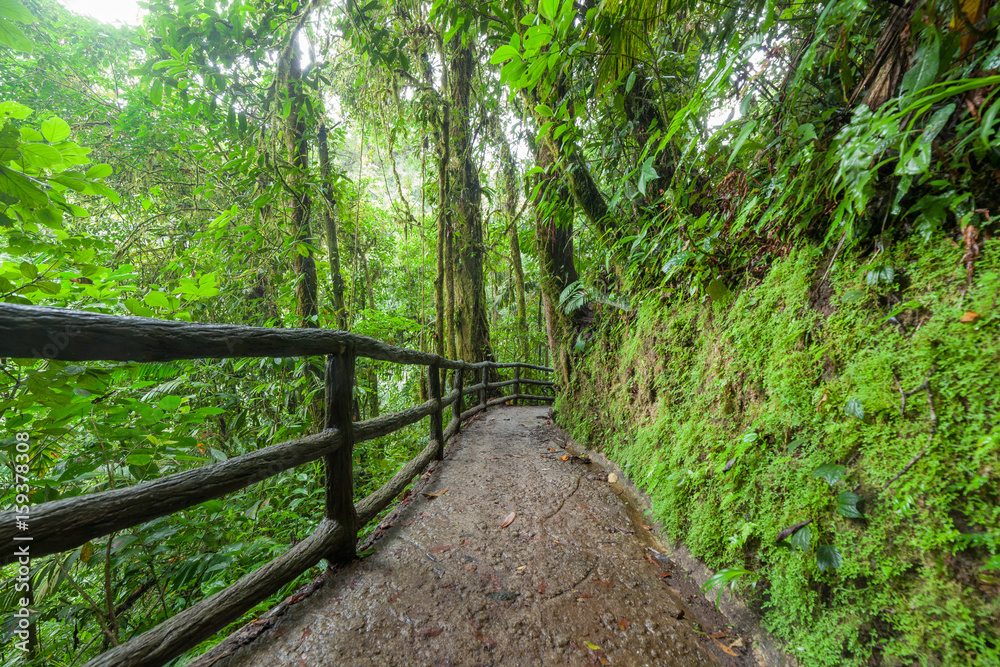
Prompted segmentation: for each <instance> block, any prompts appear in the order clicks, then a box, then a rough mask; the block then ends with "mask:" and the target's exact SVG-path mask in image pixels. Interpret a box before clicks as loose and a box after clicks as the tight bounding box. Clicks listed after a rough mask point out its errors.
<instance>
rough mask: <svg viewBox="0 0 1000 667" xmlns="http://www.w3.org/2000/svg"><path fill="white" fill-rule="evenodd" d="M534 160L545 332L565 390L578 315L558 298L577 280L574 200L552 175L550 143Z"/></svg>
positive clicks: (539, 148) (538, 150)
mask: <svg viewBox="0 0 1000 667" xmlns="http://www.w3.org/2000/svg"><path fill="white" fill-rule="evenodd" d="M535 161H536V164H537V165H538V166H539V167H542V168H543V169H544V170H545V172H544V173H542V174H538V175H537V178H538V179H539V182H540V183H541V187H540V188H537V192H538V194H537V195H536V197H535V200H534V202H533V203H534V205H535V238H536V239H537V241H538V266H539V274H540V277H541V294H542V310H543V312H544V313H545V334H546V336H547V338H548V341H549V351H550V352H551V355H552V367H553V368H554V369H555V372H556V381H557V382H558V384H559V385H560V386H561V387H563V388H564V389H568V388H569V387H570V383H571V379H572V372H573V357H572V352H571V350H572V346H573V343H574V340H575V338H576V335H577V328H578V321H577V319H578V318H577V316H576V314H575V313H565V312H563V311H562V309H560V307H559V297H560V295H561V294H562V293H563V290H564V289H566V286H567V285H569V284H571V283H574V282H576V281H577V280H579V275H578V274H577V272H576V266H575V265H574V263H573V202H572V199H571V197H570V193H569V192H568V189H567V188H566V187H565V185H564V184H563V183H562V181H561V180H560V179H559V178H558V177H557V176H556V175H555V174H553V169H552V166H553V165H552V163H553V161H554V156H553V154H552V149H551V146H550V145H549V143H547V142H539V143H538V145H537V147H536V157H535Z"/></svg>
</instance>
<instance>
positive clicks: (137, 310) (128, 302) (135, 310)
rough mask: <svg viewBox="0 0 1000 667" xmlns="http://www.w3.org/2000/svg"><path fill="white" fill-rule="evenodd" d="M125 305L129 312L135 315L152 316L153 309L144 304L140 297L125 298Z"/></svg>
mask: <svg viewBox="0 0 1000 667" xmlns="http://www.w3.org/2000/svg"><path fill="white" fill-rule="evenodd" d="M124 303H125V307H126V308H128V312H130V313H132V314H133V315H138V316H139V317H152V316H153V311H152V310H150V309H149V308H147V307H146V306H144V305H142V302H141V301H139V300H138V299H125V302H124Z"/></svg>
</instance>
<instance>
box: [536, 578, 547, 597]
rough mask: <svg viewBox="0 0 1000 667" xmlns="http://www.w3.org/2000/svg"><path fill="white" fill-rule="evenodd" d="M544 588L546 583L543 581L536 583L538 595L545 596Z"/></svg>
mask: <svg viewBox="0 0 1000 667" xmlns="http://www.w3.org/2000/svg"><path fill="white" fill-rule="evenodd" d="M545 588H546V583H545V580H544V579H542V580H541V581H539V582H538V594H539V595H545Z"/></svg>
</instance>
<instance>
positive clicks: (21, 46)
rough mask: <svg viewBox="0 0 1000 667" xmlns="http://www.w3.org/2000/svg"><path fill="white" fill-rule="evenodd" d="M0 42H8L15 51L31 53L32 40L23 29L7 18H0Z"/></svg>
mask: <svg viewBox="0 0 1000 667" xmlns="http://www.w3.org/2000/svg"><path fill="white" fill-rule="evenodd" d="M0 44H6V45H7V46H9V47H10V48H12V49H14V50H15V51H24V52H25V53H31V50H32V48H33V45H32V43H31V40H30V39H28V38H27V37H25V36H24V33H23V32H21V29H20V28H18V27H17V26H16V25H14V24H13V23H11V22H10V21H8V20H7V19H5V18H0Z"/></svg>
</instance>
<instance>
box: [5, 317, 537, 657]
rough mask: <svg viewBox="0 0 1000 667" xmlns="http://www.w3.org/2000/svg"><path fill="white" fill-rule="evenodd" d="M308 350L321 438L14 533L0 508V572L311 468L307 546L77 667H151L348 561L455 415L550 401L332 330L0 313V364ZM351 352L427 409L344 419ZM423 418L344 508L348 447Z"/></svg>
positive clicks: (477, 368)
mask: <svg viewBox="0 0 1000 667" xmlns="http://www.w3.org/2000/svg"><path fill="white" fill-rule="evenodd" d="M310 355H324V356H326V378H325V382H326V397H325V399H326V411H325V415H326V424H325V427H326V428H325V429H324V430H323V431H322V432H320V433H317V434H315V435H310V436H306V437H303V438H297V439H295V440H288V441H286V442H282V443H279V444H275V445H271V446H269V447H265V448H264V449H260V450H257V451H253V452H249V453H247V454H243V455H241V456H236V457H234V458H231V459H228V460H226V461H223V462H220V463H213V464H210V465H205V466H202V467H200V468H196V469H192V470H187V471H184V472H179V473H176V474H172V475H168V476H166V477H162V478H160V479H157V480H154V481H150V482H142V483H140V484H136V485H134V486H129V487H126V488H121V489H114V490H112V491H103V492H100V493H92V494H89V495H85V496H77V497H74V498H67V499H65V500H56V501H53V502H48V503H44V504H41V505H36V506H32V507H31V508H30V524H29V525H30V528H29V531H28V533H27V534H22V531H19V530H16V527H17V526H16V523H15V521H16V519H15V517H16V512H15V511H13V510H11V511H5V512H2V513H0V544H3V545H4V548H3V549H2V551H0V564H6V563H10V562H12V561H14V560H16V559H17V556H16V549H17V548H18V547H19V546H21V545H23V544H25V541H24V540H25V539H26V538H30V552H31V557H32V558H38V557H41V556H45V555H49V554H54V553H59V552H61V551H66V550H69V549H75V548H76V547H79V546H81V545H83V544H85V543H86V542H87V541H89V540H92V539H94V538H97V537H101V536H104V535H108V534H110V533H113V532H115V531H119V530H123V529H126V528H130V527H133V526H136V525H138V524H141V523H144V522H146V521H150V520H152V519H155V518H157V517H161V516H165V515H168V514H173V513H175V512H179V511H181V510H183V509H186V508H189V507H192V506H194V505H198V504H200V503H203V502H205V501H207V500H212V499H214V498H218V497H220V496H224V495H226V494H228V493H232V492H233V491H237V490H239V489H242V488H245V487H247V486H250V485H251V484H254V483H255V482H259V481H261V480H263V479H266V478H268V477H272V476H274V475H277V474H278V473H281V472H283V471H285V470H289V469H291V468H294V467H296V466H299V465H302V464H304V463H308V462H310V461H315V460H317V459H319V458H321V457H322V458H323V459H324V463H325V473H326V474H325V483H326V509H325V513H324V516H323V519H322V520H321V521H320V523H319V526H318V527H317V528H316V530H315V531H313V533H312V534H311V535H310V536H309V537H307V538H306V539H304V540H302V541H301V542H299V543H298V544H296V545H295V546H293V547H292V548H290V549H289V550H288V551H287V552H285V553H284V554H283V555H281V556H279V557H278V558H275V559H274V560H272V561H271V562H269V563H267V564H266V565H263V566H261V567H259V568H257V569H256V570H254V571H253V572H251V573H250V574H247V575H246V576H244V577H243V578H241V579H240V580H239V581H237V582H236V583H234V584H233V585H232V586H230V587H229V588H226V589H225V590H223V591H220V592H219V593H216V594H214V595H212V596H210V597H208V598H205V599H203V600H201V601H200V602H198V603H196V604H195V605H193V606H191V607H189V608H188V609H186V610H184V611H182V612H180V613H178V614H176V615H175V616H173V617H171V618H169V619H168V620H166V621H164V622H163V623H161V624H159V625H157V626H156V627H154V628H153V629H151V630H148V631H147V632H145V633H143V634H141V635H139V636H137V637H134V638H132V639H131V640H129V641H128V642H126V643H124V644H122V645H120V646H117V647H115V648H113V649H112V650H110V651H108V652H106V653H104V654H102V655H100V656H98V657H96V658H94V659H93V660H91V661H90V662H88V663H87V665H88V666H91V667H96V666H97V665H161V664H164V663H166V662H168V661H169V660H172V659H173V658H175V657H177V656H179V655H181V654H183V653H184V652H185V651H187V650H189V649H191V648H193V647H194V646H196V645H198V644H199V643H201V642H202V641H204V640H205V639H207V638H208V637H210V636H212V635H213V634H215V633H216V632H218V631H220V630H222V629H223V628H225V627H226V626H227V625H229V624H230V623H233V622H234V621H236V620H238V619H239V618H240V617H241V616H242V615H243V614H244V613H245V612H246V611H247V610H249V609H251V608H253V607H254V606H255V605H257V604H259V603H260V602H262V601H263V600H266V599H267V598H268V597H270V596H271V595H273V594H275V593H276V592H278V591H279V590H280V589H281V588H282V587H283V586H285V585H286V584H288V583H289V582H291V581H293V580H294V579H295V578H296V577H298V576H299V575H301V574H302V573H303V572H305V571H306V570H308V569H309V568H311V567H313V566H314V565H316V564H317V563H319V561H320V560H322V559H326V560H327V562H328V563H331V564H336V563H344V562H347V561H350V560H352V559H353V558H355V549H356V543H357V533H358V530H359V529H360V528H362V527H364V526H365V524H367V523H368V522H370V521H371V520H372V519H373V518H375V517H376V516H377V515H378V514H379V512H381V511H382V510H383V509H385V508H386V507H388V506H389V504H390V503H391V502H392V501H393V499H394V498H395V497H396V496H397V495H399V494H400V493H401V492H402V491H403V489H404V488H405V487H406V486H407V485H408V484H409V483H410V482H411V481H412V480H413V478H414V477H415V476H416V475H417V474H419V473H420V471H422V470H423V469H424V467H425V466H426V465H427V464H428V463H430V461H431V460H433V459H438V460H441V459H442V458H443V456H444V445H445V443H446V442H447V441H448V440H449V439H450V438H451V437H452V436H454V435H455V434H456V433H458V432H459V430H460V429H461V423H462V421H463V420H466V419H468V418H469V417H471V416H473V415H475V414H476V413H478V412H480V411H482V410H485V409H486V408H487V407H489V406H493V405H498V404H500V403H503V402H506V401H515V402H516V401H518V400H533V401H551V400H553V397H552V396H545V395H540V394H537V393H522V391H523V389H524V386H525V385H533V386H541V387H549V388H553V387H554V385H553V383H552V382H549V381H542V380H534V379H528V378H522V377H521V370H522V369H533V370H537V371H543V372H551V370H552V369H550V368H546V367H544V366H534V365H531V364H525V363H507V364H501V363H494V362H490V361H485V362H480V363H467V362H464V361H456V360H453V359H446V358H443V357H440V356H438V355H436V354H430V353H427V352H418V351H416V350H409V349H404V348H399V347H394V346H392V345H388V344H386V343H383V342H381V341H378V340H375V339H373V338H369V337H367V336H359V335H356V334H351V333H348V332H344V331H329V330H324V329H272V328H262V327H243V326H232V325H222V324H192V323H187V322H175V321H166V320H154V319H146V318H138V317H117V316H112V315H102V314H98V313H90V312H85V311H77V310H68V309H61V308H41V307H32V306H18V305H10V304H0V358H2V357H12V358H34V359H43V358H44V359H58V360H64V361H97V360H104V361H139V362H142V361H171V360H176V359H206V358H215V359H221V358H231V357H292V356H310ZM359 356H361V357H368V358H370V359H377V360H381V361H389V362H394V363H400V364H417V365H421V366H427V367H428V375H427V379H428V389H429V394H430V396H431V398H430V400H428V401H426V402H424V403H422V404H420V405H417V406H414V407H411V408H408V409H406V410H402V411H400V412H395V413H392V414H388V415H384V416H381V417H377V418H375V419H369V420H367V421H363V422H356V423H355V422H353V421H352V419H351V395H352V385H353V381H354V361H355V359H356V358H357V357H359ZM442 369H450V370H454V371H455V373H454V374H453V377H454V379H455V382H454V384H455V388H454V389H453V390H452V391H451V392H449V393H448V394H446V395H443V396H442V393H441V379H440V378H441V370H442ZM491 369H513V370H514V378H513V379H512V380H506V381H502V382H493V383H491V382H490V370H491ZM467 372H478V374H479V377H478V379H479V383H478V384H474V385H471V386H466V385H465V380H466V375H465V374H466V373H467ZM504 387H513V391H512V393H511V394H508V395H501V396H497V397H494V398H490V397H489V395H490V393H491V392H496V391H497V390H499V389H501V388H504ZM470 394H477V395H478V399H479V401H478V404H477V405H476V406H475V407H472V408H470V409H469V410H464V404H465V401H464V397H465V396H468V395H470ZM449 405H452V406H453V408H452V419H451V422H450V423H449V424H448V426H447V428H444V427H443V423H442V420H443V414H442V413H443V409H444V408H445V407H447V406H449ZM463 410H464V411H463ZM424 417H430V439H429V442H428V444H427V446H426V447H425V448H424V449H423V451H421V452H420V453H419V454H418V455H417V456H416V457H414V458H413V459H411V460H410V461H409V462H408V463H407V464H406V465H404V466H403V467H402V469H400V470H399V472H397V473H396V474H395V476H394V477H393V478H392V479H390V480H389V481H388V482H387V483H386V484H385V485H384V486H382V488H380V489H379V490H377V491H375V492H374V493H372V494H371V495H369V496H368V497H367V498H365V499H364V500H361V501H360V502H358V503H357V504H355V503H354V488H353V471H352V461H353V447H354V444H355V443H357V442H363V441H365V440H371V439H372V438H377V437H380V436H384V435H387V434H389V433H393V432H394V431H397V430H399V429H400V428H403V427H404V426H407V425H409V424H413V423H416V422H418V421H420V420H421V419H423V418H424Z"/></svg>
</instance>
